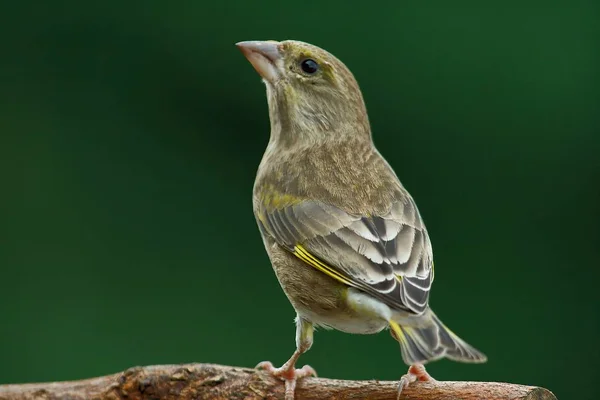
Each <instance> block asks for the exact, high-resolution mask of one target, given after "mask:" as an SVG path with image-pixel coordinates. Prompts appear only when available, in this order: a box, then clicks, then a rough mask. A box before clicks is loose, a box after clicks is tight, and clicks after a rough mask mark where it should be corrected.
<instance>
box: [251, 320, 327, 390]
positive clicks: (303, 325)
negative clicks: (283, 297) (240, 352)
mask: <svg viewBox="0 0 600 400" xmlns="http://www.w3.org/2000/svg"><path fill="white" fill-rule="evenodd" d="M312 343H313V325H312V324H311V323H310V322H308V321H306V320H305V319H303V318H301V317H300V316H298V317H296V351H294V354H292V356H291V357H290V359H289V360H287V361H286V362H285V364H283V365H282V366H281V367H279V368H275V367H274V366H273V364H272V363H271V362H270V361H263V362H261V363H259V364H258V365H257V366H256V368H260V369H264V370H265V371H267V372H269V373H270V374H271V375H273V376H275V377H277V378H280V379H282V380H283V381H284V382H285V400H293V399H294V391H295V390H296V381H297V380H298V379H300V378H304V377H306V376H310V375H312V376H317V373H316V372H315V370H314V369H313V368H312V367H311V366H309V365H305V366H303V367H302V368H298V369H296V361H297V360H298V358H300V355H302V354H303V353H305V352H307V351H308V349H310V347H311V346H312Z"/></svg>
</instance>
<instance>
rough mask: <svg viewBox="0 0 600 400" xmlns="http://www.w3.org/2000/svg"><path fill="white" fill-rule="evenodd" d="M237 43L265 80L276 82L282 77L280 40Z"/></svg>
mask: <svg viewBox="0 0 600 400" xmlns="http://www.w3.org/2000/svg"><path fill="white" fill-rule="evenodd" d="M235 45H236V46H237V47H238V49H240V50H241V52H242V53H243V54H244V56H246V58H247V59H248V61H250V63H251V64H252V66H253V67H254V69H255V70H256V72H258V73H259V74H260V76H262V77H263V78H264V79H265V80H267V81H269V82H275V81H277V80H278V79H279V78H280V77H281V72H280V68H281V66H282V63H283V60H282V57H281V52H280V51H279V45H280V43H279V42H275V41H264V42H263V41H258V40H253V41H248V42H239V43H236V44H235Z"/></svg>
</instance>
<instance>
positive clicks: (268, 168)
mask: <svg viewBox="0 0 600 400" xmlns="http://www.w3.org/2000/svg"><path fill="white" fill-rule="evenodd" d="M237 46H238V48H239V49H240V50H241V51H242V53H243V54H244V55H245V56H246V58H247V59H248V60H249V61H250V63H251V64H252V65H253V67H254V68H255V69H256V71H257V72H258V73H259V74H260V76H261V77H262V78H263V81H264V83H265V84H266V88H267V99H268V105H269V118H270V122H271V136H270V140H269V143H268V145H267V149H266V151H265V153H264V156H263V158H262V161H261V163H260V166H259V168H258V172H257V176H256V181H255V183H254V191H253V192H254V193H253V207H254V214H255V216H256V220H257V223H258V226H259V229H260V232H261V235H262V238H263V242H264V245H265V248H266V251H267V253H268V255H269V258H270V260H271V263H272V266H273V269H274V271H275V275H276V276H277V279H278V280H279V283H280V285H281V287H282V289H283V291H284V292H285V294H286V296H287V298H288V299H289V301H290V302H291V304H292V306H293V307H294V309H295V311H296V314H297V316H296V351H295V352H294V353H293V355H292V356H291V357H290V359H289V360H288V361H287V362H286V363H285V364H283V366H281V367H280V368H275V367H274V366H273V365H272V364H271V363H270V362H262V363H260V364H259V367H261V368H264V369H266V370H268V371H269V372H270V373H272V374H273V375H275V376H277V377H279V378H280V379H282V380H284V381H285V385H286V399H293V397H294V390H295V386H296V381H297V379H299V378H302V377H304V376H307V375H311V374H315V372H314V370H313V369H312V368H311V367H309V366H304V367H303V368H300V369H296V367H295V365H296V361H297V359H298V358H299V357H300V355H301V354H302V353H304V352H306V351H307V350H308V349H310V347H311V345H312V343H313V328H314V327H315V326H317V327H319V326H320V327H326V328H333V329H337V330H340V331H343V332H348V333H355V334H373V333H377V332H379V331H381V330H383V329H388V328H389V329H390V331H391V334H392V336H393V337H394V338H395V339H396V340H397V341H398V342H399V344H400V350H401V354H402V359H403V361H404V362H405V363H406V364H407V365H409V366H410V368H409V370H408V373H407V374H405V375H403V376H402V378H401V379H400V384H399V393H400V392H401V391H402V389H403V388H404V387H406V386H408V385H409V384H410V383H412V382H414V381H415V380H429V379H433V378H431V377H430V376H429V374H427V372H426V371H425V369H424V367H423V364H424V363H426V362H428V361H432V360H437V359H440V358H443V357H446V358H449V359H451V360H455V361H461V362H474V363H477V362H485V361H486V357H485V355H483V354H482V353H481V352H479V351H478V350H476V349H475V348H473V347H472V346H470V345H469V344H467V343H466V342H464V341H463V340H462V339H460V338H459V337H458V336H457V335H456V334H454V333H453V332H452V331H450V329H448V328H447V327H446V326H445V325H444V324H443V323H442V322H441V321H440V320H439V319H438V317H437V316H436V315H435V314H434V313H433V311H432V310H431V309H430V308H429V293H430V290H431V285H432V282H433V278H434V268H433V254H432V247H431V242H430V239H429V235H428V233H427V229H426V228H425V224H424V223H423V219H422V217H421V214H420V212H419V210H418V209H417V206H416V204H415V201H414V200H413V198H412V197H411V195H410V194H409V193H408V192H407V190H406V189H405V188H404V187H403V186H402V184H401V183H400V181H399V180H398V177H397V176H396V174H395V173H394V171H393V170H392V168H391V167H390V165H389V164H388V163H387V162H386V160H385V159H384V158H383V157H382V156H381V154H380V153H379V151H378V150H377V149H376V148H375V146H374V144H373V140H372V137H371V128H370V124H369V119H368V116H367V111H366V108H365V104H364V101H363V97H362V94H361V91H360V89H359V87H358V84H357V82H356V80H355V78H354V76H353V75H352V73H351V72H350V70H349V69H348V68H347V67H346V66H345V65H344V64H343V63H342V62H341V61H340V60H338V59H337V58H336V57H334V56H333V55H332V54H330V53H328V52H327V51H325V50H323V49H321V48H319V47H316V46H314V45H311V44H308V43H303V42H299V41H292V40H287V41H283V42H276V41H247V42H240V43H237Z"/></svg>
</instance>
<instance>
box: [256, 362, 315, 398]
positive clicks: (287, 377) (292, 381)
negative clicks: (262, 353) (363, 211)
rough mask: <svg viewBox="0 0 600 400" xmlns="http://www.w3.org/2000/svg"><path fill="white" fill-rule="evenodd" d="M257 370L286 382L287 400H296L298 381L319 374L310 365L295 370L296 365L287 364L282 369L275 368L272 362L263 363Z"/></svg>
mask: <svg viewBox="0 0 600 400" xmlns="http://www.w3.org/2000/svg"><path fill="white" fill-rule="evenodd" d="M256 368H257V369H262V370H264V371H266V372H268V373H270V374H271V375H273V376H274V377H276V378H279V379H281V380H283V381H284V382H285V400H294V392H295V390H296V382H297V381H298V379H302V378H304V377H307V376H317V372H316V371H315V370H314V369H313V368H312V367H311V366H310V365H305V366H303V367H302V368H295V367H294V365H292V364H290V365H287V363H285V364H283V366H281V367H280V368H275V367H274V366H273V364H272V363H271V362H270V361H263V362H261V363H259V364H258V365H257V366H256Z"/></svg>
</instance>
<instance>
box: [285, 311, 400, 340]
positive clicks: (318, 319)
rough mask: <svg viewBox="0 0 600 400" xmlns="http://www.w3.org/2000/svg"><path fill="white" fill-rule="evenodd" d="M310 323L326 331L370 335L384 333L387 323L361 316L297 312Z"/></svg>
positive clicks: (379, 319)
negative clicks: (333, 330) (332, 330)
mask: <svg viewBox="0 0 600 400" xmlns="http://www.w3.org/2000/svg"><path fill="white" fill-rule="evenodd" d="M297 311H298V313H299V314H300V315H301V316H302V317H303V318H305V319H307V320H308V321H311V322H312V323H313V324H315V325H317V326H321V327H324V328H326V329H335V330H338V331H342V332H346V333H355V334H361V335H369V334H372V333H377V332H380V331H382V330H383V329H384V328H386V327H387V326H388V323H387V321H385V320H383V319H381V318H378V317H369V316H361V315H350V316H349V315H318V314H315V313H313V312H311V311H310V310H297Z"/></svg>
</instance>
